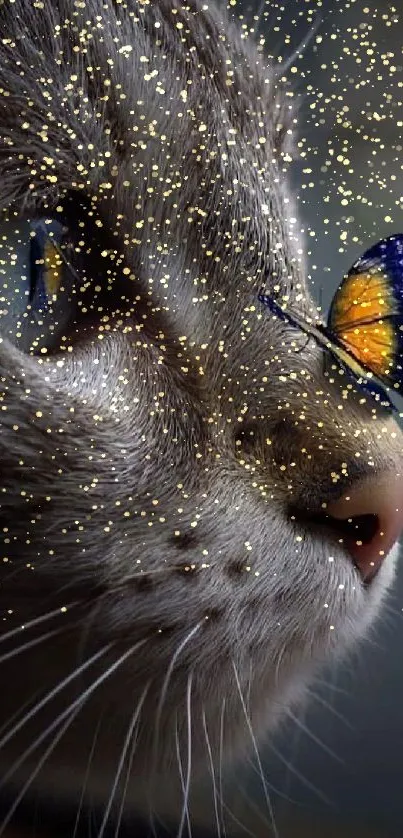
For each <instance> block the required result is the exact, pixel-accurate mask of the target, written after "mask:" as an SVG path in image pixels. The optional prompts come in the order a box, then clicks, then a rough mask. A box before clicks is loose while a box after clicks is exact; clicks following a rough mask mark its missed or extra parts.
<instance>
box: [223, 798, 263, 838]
mask: <svg viewBox="0 0 403 838" xmlns="http://www.w3.org/2000/svg"><path fill="white" fill-rule="evenodd" d="M223 808H224V809H225V811H226V812H228V814H229V816H230V818H231V820H232V821H233V822H234V824H236V826H239V828H240V829H242V832H245V833H246V835H250V836H251V838H256V833H255V832H251V831H250V829H248V827H247V826H245V824H244V823H242V821H240V820H239V818H237V816H236V814H235V812H233V811H232V809H230V807H229V806H228V804H227V803H224V801H223Z"/></svg>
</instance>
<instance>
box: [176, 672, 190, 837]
mask: <svg viewBox="0 0 403 838" xmlns="http://www.w3.org/2000/svg"><path fill="white" fill-rule="evenodd" d="M192 678H193V676H192V673H190V674H189V677H188V682H187V689H186V727H187V766H186V777H184V775H183V768H182V761H181V755H180V746H179V737H178V724H176V731H175V734H176V754H177V758H178V765H179V773H180V778H181V783H182V790H183V806H182V815H181V819H180V823H179V828H178V832H177V838H182V834H183V829H184V826H185V820H186V822H187V826H188V834H189V838H191V835H192V831H191V826H190V815H189V791H190V778H191V770H192V717H191V698H192Z"/></svg>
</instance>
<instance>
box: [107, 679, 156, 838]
mask: <svg viewBox="0 0 403 838" xmlns="http://www.w3.org/2000/svg"><path fill="white" fill-rule="evenodd" d="M150 684H151V682H149V683H148V685H147V690H148V688H149V687H150ZM144 697H145V696H144ZM139 725H140V722H139V720H138V722H137V723H136V725H135V729H134V734H133V736H132V745H131V749H130V754H129V759H128V763H127V770H126V777H125V782H124V786H123V792H122V797H121V801H120V807H119V813H118V816H117V820H116V829H115V836H114V838H119V832H120V824H121V822H122V817H123V811H124V805H125V800H126V794H127V786H128V784H129V780H130V775H131V771H132V765H133V759H134V754H135V752H136V746H137V738H138V730H139Z"/></svg>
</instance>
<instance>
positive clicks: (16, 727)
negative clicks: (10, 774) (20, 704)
mask: <svg viewBox="0 0 403 838" xmlns="http://www.w3.org/2000/svg"><path fill="white" fill-rule="evenodd" d="M112 645H113V644H112V643H108V644H106V646H104V647H103V648H102V649H100V650H99V651H98V652H96V653H95V654H94V655H92V657H91V658H89V659H88V660H87V661H85V663H83V664H82V665H81V666H79V667H77V669H75V670H74V671H73V672H70V674H69V675H67V677H66V678H64V679H63V681H61V682H60V683H59V684H58V685H57V686H56V687H54V688H53V689H52V690H51V691H50V692H48V693H47V694H46V695H45V696H44V698H42V699H41V700H40V701H38V703H37V704H35V706H34V707H32V709H31V710H29V711H28V713H26V714H25V716H24V717H23V718H22V719H21V720H20V721H19V722H17V723H16V724H15V725H14V727H13V728H12V729H11V730H10V731H9V732H8V733H6V734H5V735H4V736H3V738H2V739H0V750H1V749H2V748H4V746H5V745H6V744H7V742H9V741H10V739H12V738H13V736H15V735H16V733H18V732H19V731H20V730H21V729H22V728H23V727H25V725H26V724H27V723H28V722H29V721H30V720H31V719H33V718H34V717H35V716H36V715H37V714H38V713H39V712H40V710H42V709H43V708H44V707H46V705H47V704H49V702H50V701H52V699H53V698H55V697H56V696H57V695H58V694H59V693H60V692H61V691H62V690H64V689H65V687H67V686H68V684H70V683H71V682H72V681H74V680H75V678H78V676H79V675H81V674H82V672H85V670H86V669H88V667H89V666H91V665H92V664H93V663H95V661H97V660H98V659H99V658H101V657H102V656H103V655H105V654H106V653H107V652H108V651H109V650H110V649H111V648H112ZM3 779H4V778H3Z"/></svg>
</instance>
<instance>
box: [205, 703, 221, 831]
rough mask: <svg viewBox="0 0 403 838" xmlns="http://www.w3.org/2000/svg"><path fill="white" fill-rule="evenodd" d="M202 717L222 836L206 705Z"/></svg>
mask: <svg viewBox="0 0 403 838" xmlns="http://www.w3.org/2000/svg"><path fill="white" fill-rule="evenodd" d="M202 718H203V730H204V737H205V740H206V745H207V753H208V758H209V764H210V774H211V781H212V784H213V795H214V810H215V819H216V824H217V838H221V824H220V818H219V812H218V803H217V785H216V779H215V771H214V760H213V752H212V750H211V744H210V738H209V735H208V730H207V721H206V713H205V710H204V707H203V713H202Z"/></svg>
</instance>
